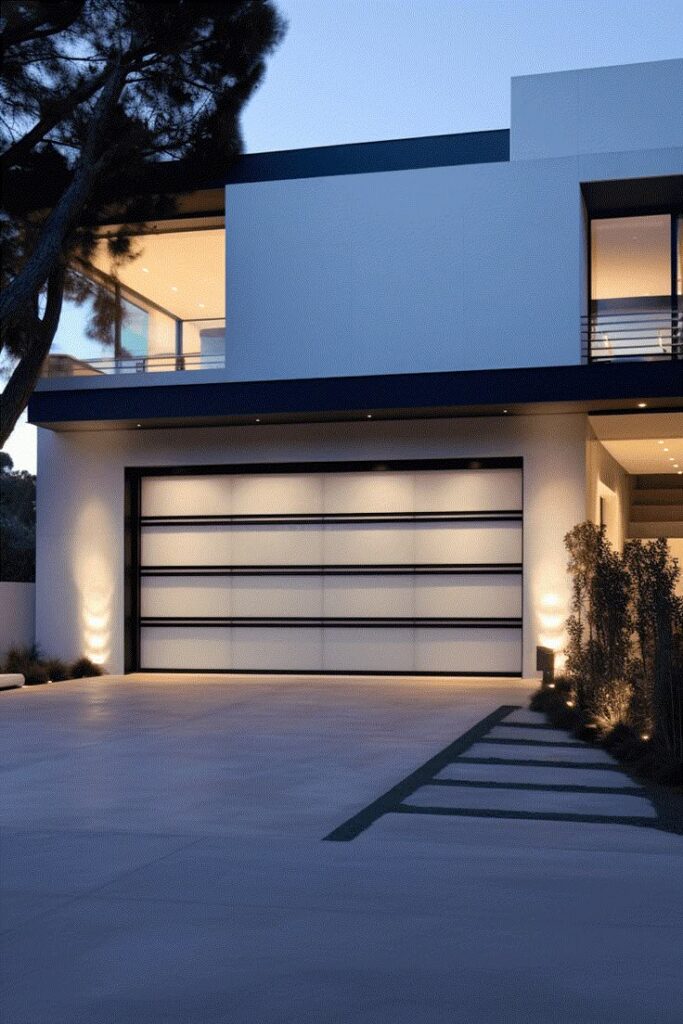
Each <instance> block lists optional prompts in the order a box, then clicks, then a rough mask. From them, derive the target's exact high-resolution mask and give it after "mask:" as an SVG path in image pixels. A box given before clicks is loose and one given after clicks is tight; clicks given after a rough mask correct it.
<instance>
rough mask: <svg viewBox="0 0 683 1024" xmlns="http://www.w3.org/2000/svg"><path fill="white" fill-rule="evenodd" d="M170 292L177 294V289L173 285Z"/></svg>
mask: <svg viewBox="0 0 683 1024" xmlns="http://www.w3.org/2000/svg"><path fill="white" fill-rule="evenodd" d="M171 291H172V292H177V291H178V289H177V288H176V286H175V285H174V284H172V285H171Z"/></svg>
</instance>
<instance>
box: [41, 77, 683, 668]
mask: <svg viewBox="0 0 683 1024" xmlns="http://www.w3.org/2000/svg"><path fill="white" fill-rule="evenodd" d="M682 96H683V60H672V61H663V62H658V63H651V64H639V65H632V66H627V67H611V68H599V69H594V70H586V71H572V72H567V73H559V74H545V75H534V76H529V77H522V78H516V79H514V80H513V82H512V107H511V127H510V129H509V131H508V130H500V131H485V132H477V133H468V134H465V135H450V136H440V137H435V138H417V139H405V140H397V141H389V142H378V143H369V144H360V145H348V146H335V147H330V148H323V149H311V150H301V151H295V152H276V153H265V154H256V155H248V156H245V157H243V158H241V159H240V161H239V162H238V163H237V164H236V165H235V166H233V167H231V168H230V169H229V170H228V171H227V172H226V174H225V175H224V177H222V178H221V179H220V180H216V178H215V177H202V175H201V174H198V173H197V172H196V169H195V172H194V173H193V174H192V175H189V174H188V173H186V171H185V169H184V168H183V167H182V166H181V165H168V166H167V167H165V168H164V187H165V188H169V187H171V188H172V189H173V190H174V191H175V192H176V193H177V194H178V196H179V199H178V209H177V213H176V214H174V217H173V219H171V220H168V221H165V222H161V223H150V224H148V225H147V226H146V228H145V230H144V232H143V233H141V234H140V235H139V237H138V238H137V239H136V240H135V252H136V256H135V258H134V259H133V260H131V261H129V262H126V263H124V264H122V265H121V266H119V267H117V268H114V267H112V266H111V263H110V261H109V259H108V257H107V256H106V250H105V247H104V245H103V246H102V247H101V249H100V250H98V253H97V254H96V256H95V257H94V259H93V264H92V265H88V266H81V267H79V268H78V269H79V272H80V273H81V274H82V275H83V276H84V278H85V279H87V280H88V281H90V282H92V284H91V288H92V290H93V293H94V292H95V290H96V289H100V290H101V291H102V293H104V294H106V295H108V296H109V298H110V300H111V301H112V302H113V304H114V309H115V311H116V315H115V317H114V320H113V324H112V326H111V328H107V330H106V331H103V332H102V333H100V334H99V335H98V334H97V332H96V331H95V330H93V327H92V325H91V326H90V328H87V320H88V316H89V313H90V312H91V310H90V303H91V302H92V301H93V300H92V299H88V300H87V301H86V302H85V303H84V304H82V305H81V306H75V305H73V306H71V307H69V308H67V309H66V311H65V313H64V316H63V320H62V324H61V327H60V333H59V336H58V339H57V344H56V346H55V351H54V352H53V354H52V355H51V356H50V357H49V359H48V362H47V364H46V367H45V375H44V378H43V379H42V381H41V383H40V385H39V387H38V389H37V391H36V392H35V394H34V396H33V398H32V400H31V403H30V409H29V416H30V420H31V421H32V422H33V423H35V424H37V425H38V426H39V428H40V429H39V432H38V433H39V462H38V465H39V469H38V553H37V558H38V569H37V577H38V579H37V611H36V615H37V640H38V643H39V644H40V645H41V647H43V648H44V649H45V651H47V652H49V653H51V654H55V655H60V656H63V657H72V656H75V655H77V654H80V653H84V654H87V655H88V656H90V657H91V658H93V659H95V660H96V661H99V662H102V663H104V664H106V665H107V667H108V668H109V669H110V670H112V671H123V670H126V671H133V670H219V671H232V670H234V671H240V672H248V671H254V672H256V671H290V672H291V671H298V672H314V673H320V672H329V673H349V672H359V673H361V672H362V673H392V674H394V673H397V674H403V673H406V674H419V673H422V674H425V675H431V674H440V673H446V674H454V675H458V674H462V675H519V674H524V675H532V674H533V673H534V671H535V667H536V666H535V651H536V647H537V645H539V644H541V645H544V646H551V647H554V648H559V647H561V646H562V642H563V639H562V630H563V622H564V619H565V616H566V614H567V610H568V597H569V592H568V581H567V577H566V553H565V550H564V546H563V538H564V535H565V534H566V533H567V531H568V530H569V529H570V528H571V527H572V526H573V525H574V524H575V523H577V522H580V521H581V520H583V519H585V518H587V517H590V518H591V519H593V520H595V521H596V522H601V523H604V524H605V526H606V529H607V533H608V536H609V537H610V539H611V540H612V541H613V542H614V543H615V544H616V545H617V546H621V545H622V544H623V542H624V539H625V538H627V537H633V536H637V537H655V536H668V537H670V538H671V539H672V540H671V543H672V547H673V549H674V552H675V553H678V555H679V556H680V555H683V297H682V283H683V270H682V257H683V115H682V107H681V97H682ZM169 183H170V184H169ZM106 230H107V228H106V227H104V228H103V233H106Z"/></svg>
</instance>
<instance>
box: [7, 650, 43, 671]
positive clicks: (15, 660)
mask: <svg viewBox="0 0 683 1024" xmlns="http://www.w3.org/2000/svg"><path fill="white" fill-rule="evenodd" d="M39 661H40V651H39V650H38V648H37V647H36V645H35V644H33V645H32V646H31V647H10V649H9V651H8V652H7V654H6V655H5V660H4V662H3V664H2V671H3V672H20V673H21V674H22V675H24V676H25V675H26V669H27V668H28V667H29V666H30V665H35V664H36V663H37V662H39Z"/></svg>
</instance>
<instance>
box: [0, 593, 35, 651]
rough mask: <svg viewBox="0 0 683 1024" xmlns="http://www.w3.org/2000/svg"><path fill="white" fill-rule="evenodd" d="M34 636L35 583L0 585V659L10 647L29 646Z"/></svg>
mask: <svg viewBox="0 0 683 1024" xmlns="http://www.w3.org/2000/svg"><path fill="white" fill-rule="evenodd" d="M35 636H36V585H35V583H0V658H2V657H3V656H4V655H5V654H6V652H7V651H8V650H9V648H10V647H28V646H30V645H31V644H32V643H33V642H34V640H35Z"/></svg>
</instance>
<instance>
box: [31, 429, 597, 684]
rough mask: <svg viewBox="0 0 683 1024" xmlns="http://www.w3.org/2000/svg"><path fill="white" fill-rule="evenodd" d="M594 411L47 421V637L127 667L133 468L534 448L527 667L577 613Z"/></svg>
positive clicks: (43, 535)
mask: <svg viewBox="0 0 683 1024" xmlns="http://www.w3.org/2000/svg"><path fill="white" fill-rule="evenodd" d="M585 431H586V424H585V416H583V415H579V414H576V415H564V416H534V417H530V416H529V417H511V418H509V419H508V418H504V417H497V418H478V419H460V420H446V419H443V420H424V421H410V422H384V423H382V422H378V421H373V422H363V423H327V424H315V425H303V424H301V425H299V424H297V425H293V426H258V427H257V426H253V427H225V428H223V427H220V428H219V427H214V428H208V429H207V428H202V429H199V428H198V429H187V428H186V429H181V430H167V429H163V430H128V431H126V430H119V431H92V432H80V431H78V432H70V433H52V432H50V431H46V430H42V429H41V430H39V449H38V509H39V511H38V550H37V560H38V583H37V606H36V619H37V639H38V642H39V643H40V644H41V646H43V647H44V648H45V650H46V651H50V653H52V654H55V655H59V656H61V657H65V658H72V657H75V656H76V655H78V654H81V653H86V654H88V655H89V656H91V657H92V656H101V657H102V659H103V660H104V662H105V663H106V665H107V666H108V667H109V668H110V669H111V670H112V671H122V669H123V583H124V559H123V541H124V514H123V502H124V468H125V467H126V466H141V465H151V466H164V465H195V464H196V465H201V464H202V463H204V464H216V463H231V462H269V461H281V462H287V461H301V462H306V461H315V460H326V459H327V460H336V459H378V460H381V459H389V458H392V459H400V458H406V459H407V458H438V457H451V458H458V457H463V458H471V457H477V456H481V457H486V456H488V457H495V456H521V457H522V458H523V459H524V508H525V520H524V562H525V578H524V645H525V649H524V672H525V674H533V672H534V665H535V658H534V654H535V646H536V644H537V643H539V642H544V643H547V642H557V641H558V639H559V635H560V632H561V622H562V620H563V619H564V617H565V614H566V606H567V597H568V592H567V582H566V574H565V562H566V556H565V552H564V549H563V546H562V538H563V536H564V534H565V533H566V532H567V531H568V530H569V529H570V528H571V527H572V526H573V525H574V524H575V523H576V522H578V521H580V520H581V519H583V518H584V516H585V508H586V494H585Z"/></svg>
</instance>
